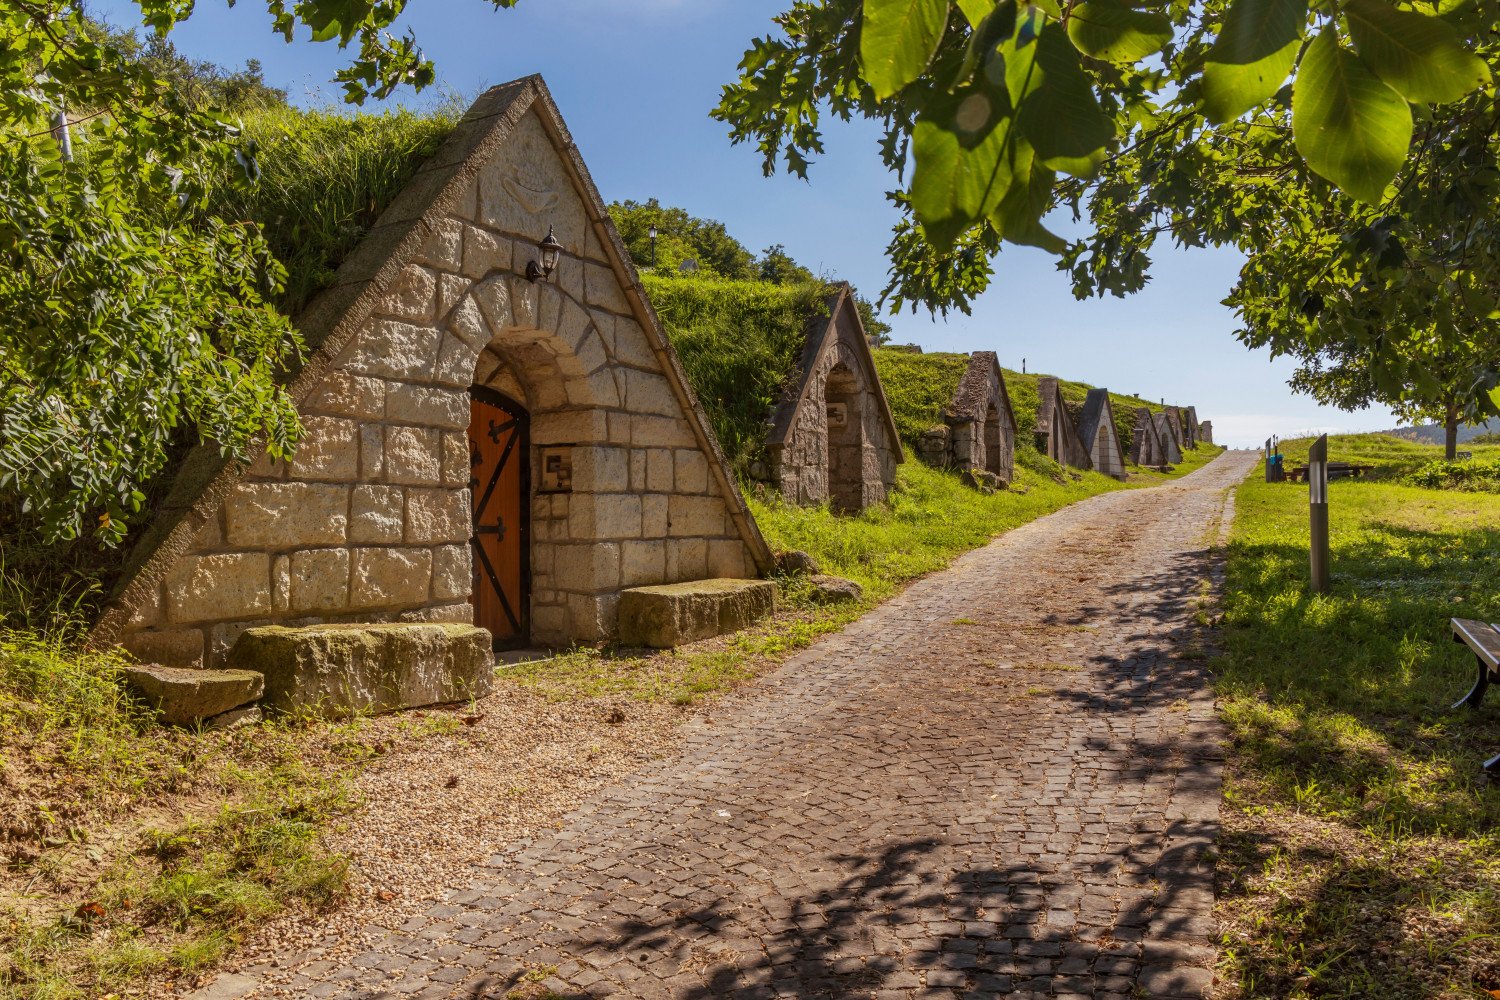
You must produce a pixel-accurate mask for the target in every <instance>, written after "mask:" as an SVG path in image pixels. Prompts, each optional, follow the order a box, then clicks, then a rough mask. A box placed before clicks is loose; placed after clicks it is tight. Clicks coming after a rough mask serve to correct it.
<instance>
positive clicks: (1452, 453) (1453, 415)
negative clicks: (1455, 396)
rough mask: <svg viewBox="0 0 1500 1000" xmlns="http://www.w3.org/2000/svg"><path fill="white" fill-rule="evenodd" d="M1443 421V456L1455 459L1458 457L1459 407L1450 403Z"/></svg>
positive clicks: (1449, 459)
mask: <svg viewBox="0 0 1500 1000" xmlns="http://www.w3.org/2000/svg"><path fill="white" fill-rule="evenodd" d="M1447 410H1448V412H1447V413H1446V414H1445V415H1444V416H1445V418H1446V419H1444V421H1443V457H1444V458H1446V459H1447V460H1448V461H1450V462H1451V461H1453V460H1454V459H1455V458H1457V457H1458V407H1457V406H1456V405H1455V404H1453V403H1449V404H1448V407H1447Z"/></svg>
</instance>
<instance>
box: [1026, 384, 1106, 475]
mask: <svg viewBox="0 0 1500 1000" xmlns="http://www.w3.org/2000/svg"><path fill="white" fill-rule="evenodd" d="M1036 392H1037V413H1036V429H1035V436H1036V450H1037V451H1039V452H1041V453H1042V454H1043V455H1046V456H1047V457H1048V458H1050V459H1052V460H1053V461H1054V462H1059V463H1061V464H1063V465H1070V466H1072V467H1073V468H1075V469H1091V468H1093V460H1092V459H1091V458H1089V451H1088V448H1087V447H1085V446H1084V444H1083V442H1082V441H1081V440H1080V439H1079V437H1078V428H1077V424H1076V423H1074V420H1073V416H1072V414H1070V413H1069V412H1068V407H1067V404H1066V403H1064V402H1063V398H1062V393H1061V391H1059V389H1058V385H1057V379H1055V378H1053V377H1052V376H1050V375H1045V376H1043V377H1041V378H1039V379H1037V382H1036Z"/></svg>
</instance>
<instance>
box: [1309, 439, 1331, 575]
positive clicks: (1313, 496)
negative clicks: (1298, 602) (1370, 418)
mask: <svg viewBox="0 0 1500 1000" xmlns="http://www.w3.org/2000/svg"><path fill="white" fill-rule="evenodd" d="M1307 508H1308V519H1309V521H1310V522H1311V525H1312V549H1311V554H1310V557H1309V558H1310V561H1311V567H1310V568H1311V570H1312V589H1313V593H1315V594H1326V593H1328V435H1327V434H1324V435H1323V436H1322V437H1320V438H1318V440H1317V441H1315V442H1313V446H1312V448H1311V449H1310V450H1309V451H1308V453H1307Z"/></svg>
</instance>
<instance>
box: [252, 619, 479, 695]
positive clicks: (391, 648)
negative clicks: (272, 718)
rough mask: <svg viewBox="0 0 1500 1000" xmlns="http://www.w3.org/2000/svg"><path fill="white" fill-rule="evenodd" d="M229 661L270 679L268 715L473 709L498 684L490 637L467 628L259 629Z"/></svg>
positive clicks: (417, 625) (405, 625)
mask: <svg viewBox="0 0 1500 1000" xmlns="http://www.w3.org/2000/svg"><path fill="white" fill-rule="evenodd" d="M229 659H230V663H231V665H233V666H235V667H237V668H241V669H250V670H256V671H259V672H261V673H263V674H264V675H265V678H266V696H265V705H266V707H267V708H272V709H276V710H279V711H283V712H310V713H313V714H316V715H321V716H324V717H327V718H339V717H343V716H348V715H351V714H354V713H357V712H387V711H392V710H395V709H402V708H414V707H417V706H421V705H432V704H439V703H443V702H452V701H466V700H468V699H470V698H477V697H481V696H483V695H485V694H487V693H488V692H489V690H490V687H491V685H492V683H493V680H494V653H493V652H492V651H491V639H490V634H489V633H488V632H486V631H485V630H484V629H481V628H475V627H474V626H472V625H461V624H437V623H395V624H389V625H312V626H306V627H303V628H286V627H284V626H279V625H272V626H266V627H262V628H252V629H249V630H247V631H246V632H245V633H244V634H243V635H241V636H240V638H239V641H238V642H236V643H235V645H234V649H233V651H232V652H231V653H230V657H229Z"/></svg>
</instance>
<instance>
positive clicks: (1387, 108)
mask: <svg viewBox="0 0 1500 1000" xmlns="http://www.w3.org/2000/svg"><path fill="white" fill-rule="evenodd" d="M1411 133H1412V123H1411V107H1410V106H1409V105H1408V104H1407V103H1406V99H1405V98H1403V97H1402V96H1401V95H1400V94H1398V93H1396V92H1395V91H1394V90H1392V89H1391V88H1390V87H1388V86H1387V85H1386V84H1385V83H1383V82H1382V81H1381V79H1380V78H1379V77H1377V76H1376V75H1375V74H1374V73H1371V72H1370V71H1369V70H1368V69H1367V68H1366V67H1365V65H1364V64H1363V63H1362V62H1360V60H1359V57H1358V56H1356V55H1355V54H1354V53H1353V52H1350V51H1348V50H1347V49H1343V48H1341V47H1340V46H1339V44H1338V40H1337V39H1336V38H1335V36H1334V28H1333V25H1331V24H1330V25H1329V26H1328V27H1326V28H1324V29H1323V31H1322V33H1320V34H1319V35H1318V37H1317V38H1315V39H1313V43H1312V44H1311V45H1310V46H1308V49H1307V55H1305V56H1303V58H1302V66H1301V68H1300V69H1299V70H1298V71H1297V82H1296V85H1295V89H1294V90H1293V92H1292V137H1293V138H1294V139H1295V140H1296V143H1297V151H1298V152H1300V153H1301V154H1302V156H1303V158H1304V159H1305V160H1307V165H1308V166H1309V167H1311V168H1312V169H1313V170H1314V171H1316V172H1317V173H1318V174H1320V175H1322V176H1323V177H1326V178H1327V179H1328V180H1330V181H1332V182H1333V183H1335V184H1337V185H1338V186H1339V187H1340V188H1341V189H1343V190H1344V191H1346V192H1348V193H1349V194H1350V195H1353V196H1354V197H1355V198H1358V199H1359V200H1360V201H1364V202H1368V203H1370V204H1376V203H1378V202H1379V201H1380V200H1381V199H1382V198H1383V197H1384V195H1385V188H1386V185H1387V184H1389V183H1390V182H1391V180H1392V179H1393V178H1394V177H1395V176H1396V172H1397V171H1398V170H1400V169H1401V164H1402V163H1403V162H1405V160H1406V153H1407V149H1408V147H1410V145H1411Z"/></svg>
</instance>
